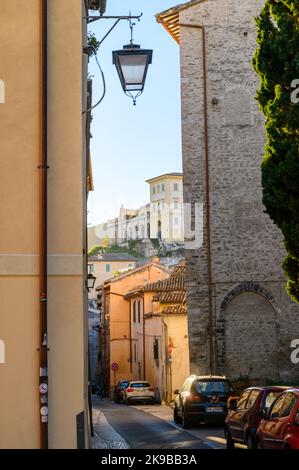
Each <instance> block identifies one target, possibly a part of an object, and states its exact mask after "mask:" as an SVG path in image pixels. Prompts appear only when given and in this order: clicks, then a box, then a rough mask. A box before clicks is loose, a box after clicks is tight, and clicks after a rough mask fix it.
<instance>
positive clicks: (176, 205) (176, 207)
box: [173, 201, 179, 209]
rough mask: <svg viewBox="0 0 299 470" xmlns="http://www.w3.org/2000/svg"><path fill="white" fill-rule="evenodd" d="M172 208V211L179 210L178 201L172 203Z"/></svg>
mask: <svg viewBox="0 0 299 470" xmlns="http://www.w3.org/2000/svg"><path fill="white" fill-rule="evenodd" d="M173 207H174V209H178V208H179V203H178V201H174V204H173Z"/></svg>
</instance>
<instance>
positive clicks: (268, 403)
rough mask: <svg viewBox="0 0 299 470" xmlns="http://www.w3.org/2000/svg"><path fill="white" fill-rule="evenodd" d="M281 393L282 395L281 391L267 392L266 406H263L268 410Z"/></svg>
mask: <svg viewBox="0 0 299 470" xmlns="http://www.w3.org/2000/svg"><path fill="white" fill-rule="evenodd" d="M279 395H281V392H270V393H268V394H267V396H266V397H265V401H264V406H263V407H264V408H265V410H266V411H268V410H269V409H270V408H271V406H272V403H274V401H275V400H276V398H278V397H279Z"/></svg>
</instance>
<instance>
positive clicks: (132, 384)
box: [131, 382, 150, 388]
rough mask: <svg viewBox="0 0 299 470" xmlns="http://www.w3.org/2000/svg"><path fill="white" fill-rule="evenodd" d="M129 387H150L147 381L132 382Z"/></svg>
mask: <svg viewBox="0 0 299 470" xmlns="http://www.w3.org/2000/svg"><path fill="white" fill-rule="evenodd" d="M131 387H132V388H148V387H150V384H149V383H148V382H132V383H131Z"/></svg>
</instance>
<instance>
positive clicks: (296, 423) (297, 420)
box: [295, 413, 299, 426]
mask: <svg viewBox="0 0 299 470" xmlns="http://www.w3.org/2000/svg"><path fill="white" fill-rule="evenodd" d="M295 426H299V413H297V414H296V416H295Z"/></svg>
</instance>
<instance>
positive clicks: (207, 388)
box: [196, 380, 229, 394]
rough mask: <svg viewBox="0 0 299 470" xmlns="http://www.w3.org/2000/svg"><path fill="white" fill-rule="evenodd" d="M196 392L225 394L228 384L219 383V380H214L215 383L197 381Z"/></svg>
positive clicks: (227, 390)
mask: <svg viewBox="0 0 299 470" xmlns="http://www.w3.org/2000/svg"><path fill="white" fill-rule="evenodd" d="M196 390H197V391H198V393H207V394H210V393H223V394H227V393H228V392H229V384H228V383H227V382H221V381H219V380H215V381H204V380H198V381H197V382H196Z"/></svg>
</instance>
